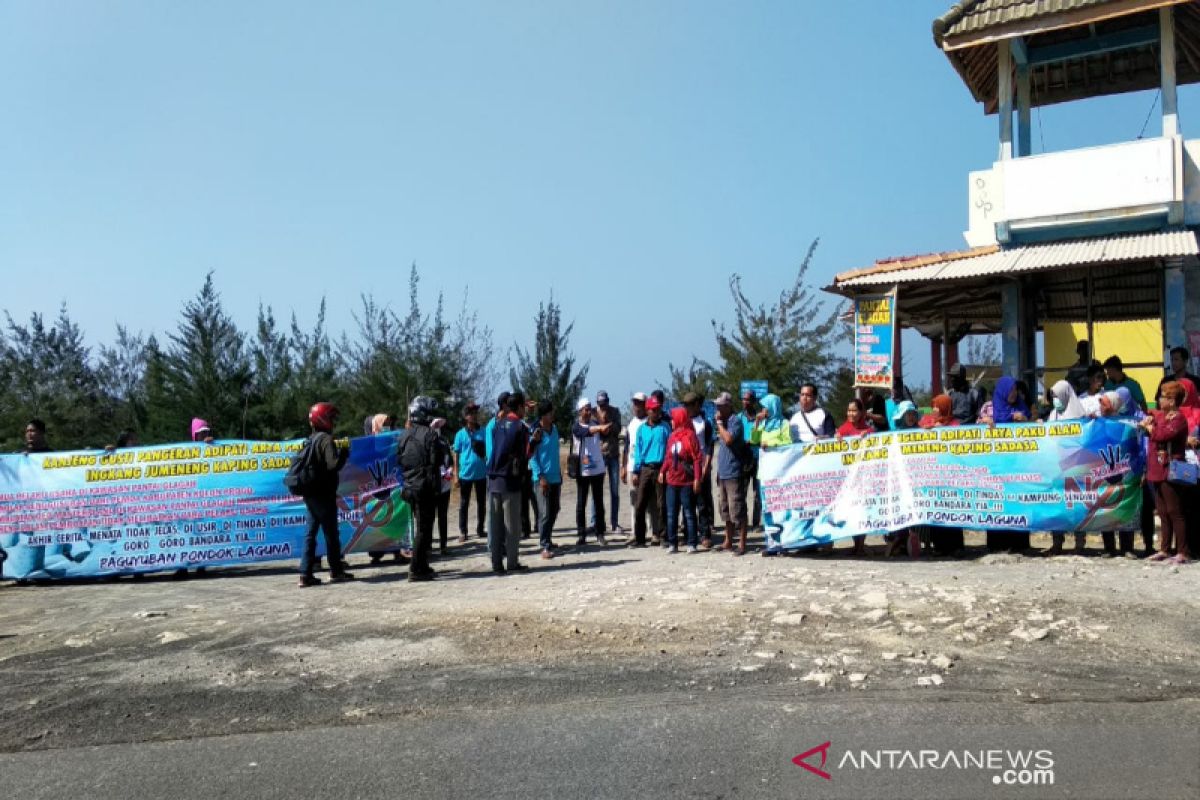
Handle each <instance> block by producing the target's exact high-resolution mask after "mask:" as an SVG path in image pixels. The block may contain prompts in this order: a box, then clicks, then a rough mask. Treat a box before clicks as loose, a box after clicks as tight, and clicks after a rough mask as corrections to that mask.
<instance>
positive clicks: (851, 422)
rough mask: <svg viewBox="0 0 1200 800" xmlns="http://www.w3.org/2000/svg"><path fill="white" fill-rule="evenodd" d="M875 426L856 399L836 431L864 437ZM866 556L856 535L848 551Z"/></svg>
mask: <svg viewBox="0 0 1200 800" xmlns="http://www.w3.org/2000/svg"><path fill="white" fill-rule="evenodd" d="M874 432H875V426H874V425H873V424H872V423H871V418H870V417H869V416H867V413H866V409H865V408H864V406H863V404H862V401H861V400H859V399H858V398H857V397H856V398H854V399H853V400H851V401H850V404H849V405H848V406H846V421H845V422H843V423H842V427H840V428H838V429H837V435H838V438H839V439H841V438H842V437H843V436H865V435H866V434H868V433H874ZM866 554H867V537H866V536H865V535H861V534H860V535H858V536H855V537H854V549H853V550H851V551H850V555H852V556H865V555H866Z"/></svg>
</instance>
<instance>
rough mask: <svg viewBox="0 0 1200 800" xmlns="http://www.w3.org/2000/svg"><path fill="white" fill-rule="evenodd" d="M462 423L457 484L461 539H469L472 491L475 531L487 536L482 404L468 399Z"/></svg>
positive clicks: (455, 449)
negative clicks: (468, 521)
mask: <svg viewBox="0 0 1200 800" xmlns="http://www.w3.org/2000/svg"><path fill="white" fill-rule="evenodd" d="M463 422H464V423H465V424H464V425H463V427H461V428H459V429H458V433H456V434H455V435H454V444H452V445H451V451H452V452H453V453H454V485H455V486H457V487H458V493H459V499H458V542H459V544H466V543H467V516H468V512H469V510H470V505H471V495H472V494H474V495H475V516H476V520H477V524H476V526H475V535H476V536H478V537H479V538H480V539H482V538H484V537H485V536H487V533H486V532H485V531H484V529H483V521H484V518H485V517H486V515H487V462H486V461H484V457H485V456H486V455H487V443H486V442H485V441H484V432H483V428H480V427H479V404H478V403H469V404H468V405H467V408H466V410H465V411H464V412H463Z"/></svg>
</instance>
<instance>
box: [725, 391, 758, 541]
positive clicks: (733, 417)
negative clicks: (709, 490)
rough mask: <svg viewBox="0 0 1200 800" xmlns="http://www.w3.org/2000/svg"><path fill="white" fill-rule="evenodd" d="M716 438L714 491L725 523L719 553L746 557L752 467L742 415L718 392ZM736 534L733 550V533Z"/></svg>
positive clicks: (726, 397) (729, 398)
mask: <svg viewBox="0 0 1200 800" xmlns="http://www.w3.org/2000/svg"><path fill="white" fill-rule="evenodd" d="M716 406H717V437H718V438H720V440H721V449H720V451H719V452H718V453H717V491H718V497H719V498H720V503H721V519H723V520H724V521H725V542H724V544H722V545H721V549H722V550H725V551H733V554H734V555H738V556H740V555H745V553H746V527H747V524H748V522H749V520H748V519H747V516H746V486H747V484H748V483H749V481H748V478H749V472H748V468H749V467H750V466H751V465H752V463H753V462H752V461H751V453H750V445H749V444H748V443H747V442H746V434H745V431H744V429H743V428H744V425H743V424H742V415H741V414H734V413H733V396H732V395H730V394H729V392H721V394H720V396H719V397H717V400H716ZM735 530H736V531H737V534H738V544H737V549H736V550H735V549H734V546H733V533H734V531H735Z"/></svg>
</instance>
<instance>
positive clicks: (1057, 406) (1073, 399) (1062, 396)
mask: <svg viewBox="0 0 1200 800" xmlns="http://www.w3.org/2000/svg"><path fill="white" fill-rule="evenodd" d="M1047 399H1048V400H1049V401H1050V405H1051V406H1053V408H1052V410H1051V411H1050V415H1049V416H1048V417H1047V419H1046V421H1047V422H1061V421H1063V420H1068V419H1082V418H1084V417H1088V416H1092V415H1091V414H1089V413H1088V410H1087V408H1086V407H1085V406H1084V403H1083V401H1082V400H1080V399H1079V396H1078V395H1076V394H1075V389H1074V388H1072V386H1071V384H1070V383H1069V382H1068V381H1066V380H1061V381H1059V382H1058V383H1056V384H1054V385H1053V386H1051V387H1050V392H1049V397H1048V398H1047ZM1096 408H1097V409H1099V402H1097V403H1096ZM1110 535H1111V534H1110ZM1050 538H1051V540H1052V542H1053V543H1052V544H1051V546H1050V549H1049V550H1047V551H1046V555H1051V556H1060V555H1062V553H1063V543H1064V542H1065V541H1066V534H1065V533H1063V532H1061V531H1058V532H1054V531H1052V532H1051V533H1050ZM1086 543H1087V535H1086V534H1083V533H1076V534H1075V555H1083V552H1084V549H1085V545H1086Z"/></svg>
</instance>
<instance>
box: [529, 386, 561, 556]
mask: <svg viewBox="0 0 1200 800" xmlns="http://www.w3.org/2000/svg"><path fill="white" fill-rule="evenodd" d="M537 414H538V424H537V427H536V428H534V431H533V437H532V438H531V439H530V440H529V447H530V449H531V450H532V451H533V454H532V455H531V456H530V458H529V470H530V472H531V473H532V475H533V482H534V484H535V486H534V490H533V491H534V496H535V497H536V498H537V504H538V510H537V521H538V538H539V540H540V544H541V547H542V558H545V559H550V558H553V557H554V549H555V544H554V540H553V539H552V538H551V536H550V534H551V532H552V531H553V530H554V521H555V520H556V519H558V510H559V499H560V498H561V496H562V467H561V466H560V464H559V445H558V442H559V438H558V428H556V427H555V425H554V404H553V403H551V402H550V401H549V400H543V401H542V402H540V403H538V408H537Z"/></svg>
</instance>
